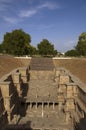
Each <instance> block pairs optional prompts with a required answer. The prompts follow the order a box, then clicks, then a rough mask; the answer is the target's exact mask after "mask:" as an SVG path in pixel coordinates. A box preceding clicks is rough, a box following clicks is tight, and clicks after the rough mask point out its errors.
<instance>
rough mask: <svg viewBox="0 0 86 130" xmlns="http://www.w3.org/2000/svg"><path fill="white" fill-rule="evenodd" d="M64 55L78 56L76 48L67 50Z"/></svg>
mask: <svg viewBox="0 0 86 130" xmlns="http://www.w3.org/2000/svg"><path fill="white" fill-rule="evenodd" d="M65 56H71V57H72V56H74V57H75V56H78V52H77V51H76V50H69V51H67V52H66V53H65Z"/></svg>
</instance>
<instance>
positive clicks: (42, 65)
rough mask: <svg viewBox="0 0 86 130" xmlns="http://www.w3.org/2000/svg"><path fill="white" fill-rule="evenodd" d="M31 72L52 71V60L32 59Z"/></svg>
mask: <svg viewBox="0 0 86 130" xmlns="http://www.w3.org/2000/svg"><path fill="white" fill-rule="evenodd" d="M30 69H31V70H53V69H54V64H53V60H52V58H32V59H31V62H30Z"/></svg>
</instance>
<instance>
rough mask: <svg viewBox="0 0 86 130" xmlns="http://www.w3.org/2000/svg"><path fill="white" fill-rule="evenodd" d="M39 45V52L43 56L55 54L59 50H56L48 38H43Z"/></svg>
mask: <svg viewBox="0 0 86 130" xmlns="http://www.w3.org/2000/svg"><path fill="white" fill-rule="evenodd" d="M37 47H38V52H39V54H40V55H42V56H53V55H56V54H57V50H54V45H53V44H51V43H50V42H49V41H48V40H47V39H43V40H42V41H41V42H40V43H39V44H38V45H37Z"/></svg>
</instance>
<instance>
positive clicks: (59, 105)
mask: <svg viewBox="0 0 86 130" xmlns="http://www.w3.org/2000/svg"><path fill="white" fill-rule="evenodd" d="M58 110H59V111H61V110H62V102H59V104H58Z"/></svg>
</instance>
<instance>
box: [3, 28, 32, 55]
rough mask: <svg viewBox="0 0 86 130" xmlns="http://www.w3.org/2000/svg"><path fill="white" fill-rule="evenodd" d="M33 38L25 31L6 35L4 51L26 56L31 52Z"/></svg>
mask: <svg viewBox="0 0 86 130" xmlns="http://www.w3.org/2000/svg"><path fill="white" fill-rule="evenodd" d="M30 42H31V37H30V35H29V34H27V33H25V32H24V31H23V30H21V29H19V30H13V31H12V32H10V33H9V32H7V33H6V34H5V35H4V40H3V42H2V48H3V51H5V52H6V53H8V54H13V55H18V56H19V55H26V54H28V52H29V48H30Z"/></svg>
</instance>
